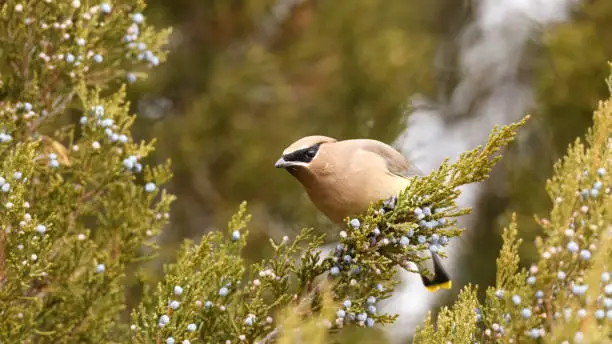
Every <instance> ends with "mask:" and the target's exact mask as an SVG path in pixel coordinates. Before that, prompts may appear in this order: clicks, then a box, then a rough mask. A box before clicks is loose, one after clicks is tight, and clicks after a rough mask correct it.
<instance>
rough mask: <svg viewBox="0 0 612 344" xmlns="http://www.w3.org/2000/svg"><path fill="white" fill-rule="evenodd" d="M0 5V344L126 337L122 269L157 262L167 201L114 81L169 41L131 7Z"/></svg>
mask: <svg viewBox="0 0 612 344" xmlns="http://www.w3.org/2000/svg"><path fill="white" fill-rule="evenodd" d="M1 6H2V7H1V10H0V17H1V20H0V41H1V43H0V46H1V47H2V48H1V49H2V52H1V53H0V84H1V88H0V94H1V96H0V98H1V99H2V101H1V102H0V131H1V133H0V157H1V161H2V163H1V165H0V166H1V170H0V188H1V190H2V192H1V193H0V204H1V205H0V226H1V230H0V314H1V315H2V318H3V321H2V322H1V323H0V342H2V343H8V342H11V343H14V342H20V343H75V342H78V343H81V342H83V343H101V342H116V341H119V340H121V339H122V338H123V339H125V338H126V335H125V334H126V333H127V326H126V325H125V324H122V322H121V321H120V314H121V311H122V310H124V309H125V308H126V306H125V305H126V300H125V290H126V272H127V270H128V268H129V267H131V266H132V265H133V264H137V263H138V262H139V261H142V260H147V259H150V258H151V257H153V253H152V251H149V253H147V252H146V251H144V249H146V248H147V247H150V248H155V246H156V245H155V241H154V240H155V236H156V235H158V234H159V233H160V231H161V229H162V228H163V226H164V225H165V224H166V223H167V221H168V217H169V215H168V211H169V205H170V203H171V201H172V199H173V197H172V196H171V195H168V194H167V193H166V192H165V191H163V190H161V189H160V186H161V185H162V184H163V183H165V182H166V181H167V180H168V179H169V178H170V171H169V165H163V166H147V165H146V164H145V163H144V159H145V158H146V156H147V154H149V153H150V152H151V151H152V149H153V144H152V143H151V142H149V143H145V142H141V143H139V142H134V141H133V140H132V139H131V136H130V133H129V130H130V126H131V124H132V122H133V117H132V116H131V115H130V114H129V113H128V104H127V103H126V101H125V86H124V85H122V84H123V80H128V81H134V78H137V77H138V76H139V75H140V76H144V73H146V70H147V69H148V68H149V67H153V66H154V65H157V64H158V63H160V62H161V61H163V60H164V57H165V52H164V51H162V50H161V49H160V48H161V46H162V44H164V42H165V41H166V38H167V36H168V33H169V31H167V30H166V31H163V32H157V30H155V29H153V28H151V27H149V26H148V25H147V24H146V18H144V17H143V16H142V14H140V13H141V11H142V10H143V9H144V3H143V2H140V1H138V2H128V1H115V2H113V3H112V5H111V4H110V3H97V2H95V3H90V2H85V1H83V2H82V3H81V2H80V1H78V0H74V1H21V2H19V1H10V0H9V1H4V2H3V3H2V5H1ZM143 46H144V47H145V49H143V50H141V49H140V48H141V47H143ZM141 55H142V56H141ZM71 116H76V118H79V117H80V120H79V122H78V123H79V124H77V125H75V124H74V123H72V121H70V119H71Z"/></svg>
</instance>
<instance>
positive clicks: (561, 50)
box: [129, 0, 612, 335]
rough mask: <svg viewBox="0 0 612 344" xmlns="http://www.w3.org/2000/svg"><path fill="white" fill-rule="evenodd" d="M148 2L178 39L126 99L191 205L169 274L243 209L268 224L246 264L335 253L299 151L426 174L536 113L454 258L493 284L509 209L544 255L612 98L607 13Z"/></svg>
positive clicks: (381, 0) (168, 253)
mask: <svg viewBox="0 0 612 344" xmlns="http://www.w3.org/2000/svg"><path fill="white" fill-rule="evenodd" d="M148 3H149V7H148V8H147V10H146V11H145V15H146V16H147V18H148V20H149V22H152V23H155V24H157V25H158V26H159V27H165V26H172V27H173V28H174V33H173V35H172V39H171V42H170V46H169V48H170V51H171V53H170V55H169V58H168V61H167V63H165V64H163V65H162V66H160V67H158V68H157V69H155V71H154V72H153V73H152V74H151V75H150V76H149V78H148V79H147V80H140V81H138V82H137V83H135V84H133V85H132V86H131V87H130V88H129V91H130V99H131V101H132V105H131V106H132V110H133V111H134V112H137V113H138V115H139V118H138V121H137V124H136V126H135V133H134V135H135V137H136V138H141V139H151V138H157V140H158V143H157V151H156V152H155V154H154V156H153V158H152V159H155V160H156V161H157V162H162V161H164V160H165V159H166V158H170V159H172V161H173V166H174V173H175V177H174V179H173V181H172V184H171V185H168V188H169V190H170V191H171V192H173V193H175V194H176V195H178V201H176V202H175V203H174V206H173V211H172V224H171V226H170V228H168V229H167V230H166V232H165V234H164V235H163V237H162V238H161V239H160V240H161V241H162V244H163V248H164V251H163V255H162V261H169V260H170V259H171V257H173V256H174V253H175V251H176V249H177V247H178V245H179V244H180V242H181V241H182V240H183V239H184V238H193V239H195V240H197V239H198V238H199V237H200V236H201V235H202V234H203V233H205V232H207V231H210V230H215V229H219V228H224V226H225V224H226V222H227V221H228V219H229V216H230V215H231V214H232V213H233V212H234V211H235V210H236V209H237V207H238V205H239V203H240V202H241V201H243V200H246V201H248V203H249V209H250V211H251V213H252V214H253V222H252V224H251V226H250V237H249V240H250V244H249V247H248V250H247V252H245V255H246V257H247V259H249V260H257V259H260V258H261V257H263V256H266V255H267V254H269V253H270V250H269V249H268V244H267V240H268V238H269V237H273V238H280V237H282V236H283V235H290V236H292V235H295V234H296V233H297V231H299V229H300V228H302V227H308V226H313V227H315V228H316V229H317V231H319V232H322V233H329V235H328V239H329V240H330V241H333V239H334V238H335V237H336V235H337V233H336V232H335V231H333V228H332V226H331V225H330V223H329V222H328V221H327V220H326V219H325V218H323V217H322V216H321V215H319V214H318V212H317V211H316V209H315V208H314V207H313V206H312V205H311V204H310V202H309V201H308V199H307V197H306V195H305V194H304V192H303V191H302V189H301V187H300V186H299V184H298V183H296V182H295V181H294V180H293V179H292V177H291V176H290V175H289V174H288V173H286V172H284V171H281V170H278V169H275V168H274V166H273V164H274V161H275V160H276V159H277V158H278V156H279V154H280V153H281V151H282V150H283V149H284V148H285V147H286V146H287V145H288V144H289V143H291V142H292V141H294V140H295V139H297V138H299V137H302V136H304V135H310V134H322V135H327V136H332V137H336V138H339V139H348V138H356V137H365V138H373V139H377V140H381V141H384V142H388V143H390V144H393V145H395V146H396V147H398V149H400V150H402V152H403V153H404V154H406V155H407V156H409V157H411V158H412V159H414V160H415V162H416V163H417V165H418V166H419V168H420V169H421V170H423V171H425V172H429V171H430V170H431V169H433V168H435V167H436V166H437V164H439V163H440V162H441V161H442V159H443V158H445V157H447V156H448V157H451V158H452V157H456V156H457V155H458V154H459V153H460V152H461V151H463V150H467V149H471V148H474V147H475V146H477V145H479V144H482V143H484V142H485V141H486V138H487V136H488V133H489V131H490V130H491V128H492V127H493V126H494V125H495V124H507V123H509V122H512V121H515V120H518V119H520V118H522V116H524V115H525V114H527V113H529V114H531V115H532V119H531V120H530V121H529V122H528V126H527V127H526V128H524V130H522V132H521V134H520V137H519V140H518V141H517V143H516V144H514V145H513V146H512V147H510V148H509V150H508V151H507V152H506V157H505V159H504V160H503V161H502V163H501V164H500V165H498V167H497V168H496V170H495V171H494V173H493V175H492V178H491V179H490V180H489V181H488V182H486V183H484V184H482V185H478V186H474V187H471V188H467V189H466V190H465V194H464V195H463V198H462V202H463V205H466V206H473V207H474V213H473V215H471V216H470V217H468V218H466V219H465V220H464V223H463V225H464V226H465V227H466V228H468V232H467V233H466V235H465V236H464V238H463V239H462V241H463V242H462V243H461V246H460V247H461V249H456V250H455V251H456V252H455V253H453V255H452V257H453V262H452V266H453V269H454V270H455V271H458V272H457V273H455V275H459V281H457V282H456V284H455V292H456V291H458V289H459V288H460V287H461V285H462V284H464V283H466V282H468V281H470V282H473V283H476V284H479V285H481V286H486V285H490V284H491V283H493V281H494V274H495V258H496V257H497V254H498V250H499V248H500V246H501V239H500V233H501V229H502V228H503V226H504V225H505V224H507V222H508V221H507V220H508V218H509V214H510V213H511V212H513V211H514V212H516V213H517V215H518V219H519V225H520V229H521V232H522V237H523V238H524V239H525V244H524V245H523V246H522V253H523V257H524V259H525V260H524V262H525V264H528V263H529V261H530V259H533V258H534V257H535V253H536V252H535V250H534V247H533V244H532V241H533V240H532V239H533V238H534V237H535V236H536V235H538V234H540V233H539V232H538V228H537V226H536V225H535V222H534V220H533V215H534V214H537V215H540V216H546V214H547V212H548V209H549V208H550V204H551V202H550V200H549V199H548V197H547V195H546V193H545V190H544V186H545V181H546V179H547V178H548V177H549V176H550V175H551V172H552V165H553V163H554V162H555V161H556V160H557V159H559V158H560V157H561V156H562V155H563V154H564V152H565V149H566V147H567V145H568V144H569V143H570V142H571V141H573V140H575V139H576V138H577V137H579V136H581V135H582V134H583V133H584V132H585V130H586V128H587V127H588V126H589V125H590V122H591V114H592V111H593V109H594V108H595V107H596V106H597V102H598V100H599V99H601V98H603V97H606V96H607V87H606V85H605V82H604V79H605V78H606V77H607V75H608V72H609V67H608V65H607V61H608V60H610V58H611V57H612V40H611V39H610V36H609V33H610V32H612V31H611V30H612V2H610V1H609V0H583V1H578V0H554V1H553V0H480V1H477V0H474V1H467V0H464V1H457V0H410V1H406V0H350V1H331V0H327V1H325V0H242V1H239V0H149V1H148ZM151 162H155V161H151ZM459 272H460V273H459ZM483 289H484V288H481V291H482V290H483ZM454 295H456V294H452V293H450V294H448V295H446V294H445V295H444V296H443V297H442V298H440V299H436V300H430V301H428V302H426V305H425V306H426V308H429V307H430V306H431V305H433V304H436V305H439V304H443V303H445V302H450V301H452V299H453V297H454ZM404 298H408V299H413V300H415V299H418V298H417V297H415V296H414V295H412V294H410V293H407V292H406V293H405V295H404ZM399 305H400V307H401V308H403V309H393V310H394V311H396V312H402V311H406V309H407V308H411V307H408V306H407V304H406V303H399ZM407 311H410V310H407ZM400 318H401V317H400ZM406 319H408V318H406ZM419 319H420V318H419ZM397 331H400V330H397ZM400 332H401V331H400ZM400 332H397V333H399V334H398V335H402V333H404V332H402V333H400Z"/></svg>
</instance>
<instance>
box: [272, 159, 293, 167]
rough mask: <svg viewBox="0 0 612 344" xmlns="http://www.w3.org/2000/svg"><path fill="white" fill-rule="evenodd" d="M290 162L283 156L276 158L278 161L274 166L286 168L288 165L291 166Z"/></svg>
mask: <svg viewBox="0 0 612 344" xmlns="http://www.w3.org/2000/svg"><path fill="white" fill-rule="evenodd" d="M289 165H290V163H288V162H287V161H285V159H283V157H281V158H280V159H278V160H276V163H275V164H274V167H276V168H285V167H287V166H289Z"/></svg>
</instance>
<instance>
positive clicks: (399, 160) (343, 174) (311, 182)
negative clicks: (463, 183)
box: [274, 135, 452, 292]
mask: <svg viewBox="0 0 612 344" xmlns="http://www.w3.org/2000/svg"><path fill="white" fill-rule="evenodd" d="M274 166H275V167H276V168H283V169H285V170H286V171H288V172H289V173H290V174H291V175H292V176H293V177H295V179H297V180H298V181H299V182H300V184H301V185H302V186H303V188H304V189H305V191H306V193H307V194H308V196H309V198H310V200H311V201H312V203H313V204H314V205H315V207H316V208H317V209H318V210H319V211H321V212H322V213H323V214H325V215H326V216H327V217H328V218H329V219H330V220H331V221H332V222H333V223H337V224H340V223H342V222H343V221H344V220H345V219H346V218H347V217H351V216H355V215H358V214H360V213H362V212H364V211H366V210H367V209H368V208H369V207H370V205H371V204H372V203H373V202H378V201H380V200H383V199H389V198H391V197H397V196H398V195H399V193H400V192H401V191H403V190H405V189H406V188H407V187H408V186H409V185H410V183H411V179H410V178H409V177H411V176H415V175H422V173H421V172H420V171H419V169H418V168H417V167H416V166H414V164H412V163H410V161H408V159H406V157H404V155H403V154H401V153H400V152H398V151H397V150H396V149H394V148H393V147H391V146H389V145H388V144H386V143H383V142H380V141H377V140H372V139H349V140H337V139H334V138H332V137H328V136H323V135H311V136H306V137H302V138H300V139H298V140H297V141H295V142H293V143H291V144H290V145H289V146H288V147H287V148H285V149H284V150H283V152H282V154H281V157H280V158H279V159H278V160H277V161H276V163H275V164H274ZM431 255H432V263H433V270H434V271H433V277H432V278H429V277H427V276H425V275H424V274H423V273H421V272H419V274H420V275H421V279H422V281H423V284H424V286H425V287H426V289H427V290H428V291H430V292H434V291H437V290H439V289H450V288H451V286H452V281H451V279H450V277H449V275H448V273H447V272H446V271H445V270H444V268H443V267H442V264H441V262H440V258H439V257H438V255H437V254H436V253H434V252H431ZM422 270H423V269H422V267H420V268H419V271H422Z"/></svg>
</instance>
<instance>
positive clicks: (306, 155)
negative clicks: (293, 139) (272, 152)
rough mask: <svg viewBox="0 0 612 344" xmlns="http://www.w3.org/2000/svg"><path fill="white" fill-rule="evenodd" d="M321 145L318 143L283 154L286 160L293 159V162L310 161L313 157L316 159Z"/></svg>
mask: <svg viewBox="0 0 612 344" xmlns="http://www.w3.org/2000/svg"><path fill="white" fill-rule="evenodd" d="M320 146H321V144H320V143H317V144H315V145H312V146H310V147H307V148H303V149H299V150H296V151H295V152H291V153H289V154H285V155H284V156H283V159H285V161H291V162H303V163H309V162H311V161H312V159H314V157H315V156H317V153H318V152H319V147H320Z"/></svg>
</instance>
